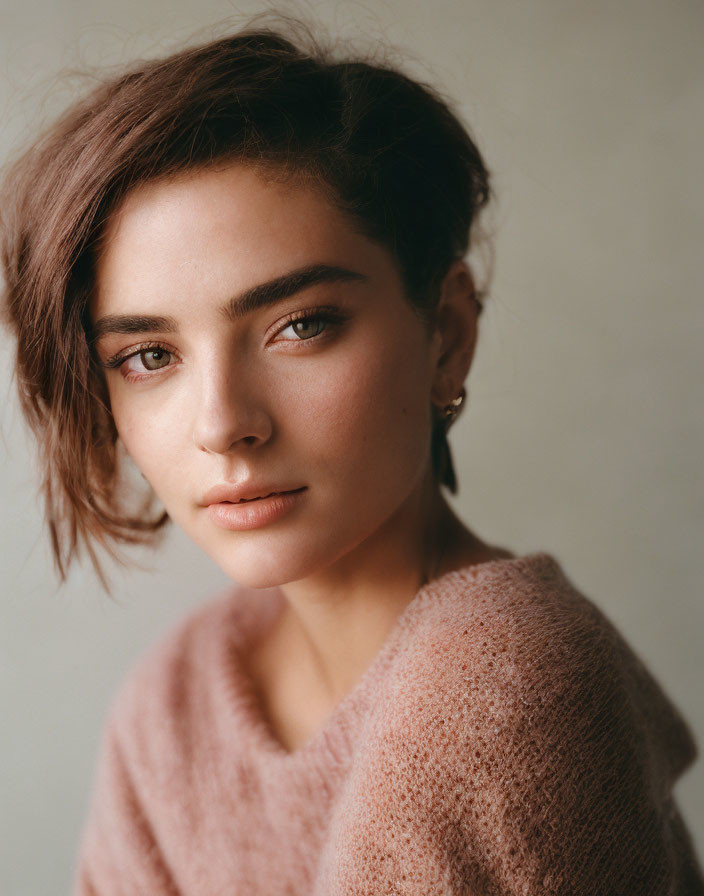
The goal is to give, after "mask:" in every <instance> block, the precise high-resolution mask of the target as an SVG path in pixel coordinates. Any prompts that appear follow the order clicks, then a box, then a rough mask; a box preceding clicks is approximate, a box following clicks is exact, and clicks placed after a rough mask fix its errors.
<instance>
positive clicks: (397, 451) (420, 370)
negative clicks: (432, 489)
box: [296, 340, 430, 481]
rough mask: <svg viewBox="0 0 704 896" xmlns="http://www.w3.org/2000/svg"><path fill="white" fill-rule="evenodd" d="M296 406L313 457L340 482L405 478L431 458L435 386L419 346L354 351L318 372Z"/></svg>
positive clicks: (370, 343)
mask: <svg viewBox="0 0 704 896" xmlns="http://www.w3.org/2000/svg"><path fill="white" fill-rule="evenodd" d="M296 406H297V408H298V419H299V421H300V426H301V430H302V431H304V432H306V433H307V434H308V438H309V441H310V442H311V450H312V451H313V452H314V453H315V454H316V455H317V456H318V457H319V458H320V460H321V461H322V462H323V463H324V464H327V465H329V467H330V470H331V472H332V473H334V475H335V476H336V477H337V478H338V479H339V478H340V477H341V476H344V475H350V476H353V477H355V478H356V479H357V481H361V480H360V477H362V476H363V477H364V478H365V479H367V480H369V479H379V478H383V479H386V478H389V477H390V478H391V479H394V478H395V477H397V476H401V477H404V478H408V477H409V476H410V475H412V473H413V471H414V470H415V469H416V468H417V467H418V465H419V464H421V463H422V462H423V460H424V459H425V458H426V455H427V451H428V446H429V440H430V385H429V378H428V373H427V361H426V360H425V358H424V355H423V352H422V351H421V350H420V347H419V346H409V345H407V344H406V345H402V344H398V345H394V344H392V345H391V346H390V345H389V344H388V341H387V342H384V343H383V344H381V343H380V344H376V343H375V342H373V341H371V340H370V341H368V342H366V343H364V344H363V345H357V346H355V348H354V349H353V350H351V351H350V352H349V353H348V354H346V355H345V356H344V357H341V358H340V359H339V361H338V363H335V364H329V365H326V366H325V367H324V369H322V370H320V371H318V373H317V375H316V377H315V379H314V380H311V381H310V383H309V384H308V385H307V388H305V389H302V390H300V391H299V392H298V393H297V398H296ZM426 443H427V444H426Z"/></svg>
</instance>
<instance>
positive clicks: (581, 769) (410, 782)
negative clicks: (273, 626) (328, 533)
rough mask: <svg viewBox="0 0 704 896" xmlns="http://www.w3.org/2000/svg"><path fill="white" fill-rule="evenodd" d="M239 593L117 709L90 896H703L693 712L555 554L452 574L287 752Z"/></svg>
mask: <svg viewBox="0 0 704 896" xmlns="http://www.w3.org/2000/svg"><path fill="white" fill-rule="evenodd" d="M283 601H284V597H283V595H282V594H281V592H280V591H279V590H278V589H266V590H260V591H254V590H248V589H244V588H237V589H235V590H233V591H232V592H231V593H229V594H227V595H226V596H224V597H220V598H217V599H215V600H212V601H210V602H209V603H207V604H206V605H205V606H203V607H202V608H199V609H198V610H197V611H195V612H194V613H191V614H190V615H189V616H188V617H187V618H186V619H185V620H184V621H182V622H181V623H180V624H179V625H178V626H177V627H176V628H174V629H173V630H172V631H171V632H169V633H168V635H167V636H166V637H165V638H163V639H162V640H161V641H160V642H159V643H158V644H157V645H156V646H155V647H153V648H152V649H150V650H149V651H147V652H146V653H145V654H144V656H143V657H142V658H141V659H140V660H139V661H138V663H137V664H136V665H135V667H134V669H133V670H132V672H131V673H130V675H128V676H127V678H126V679H125V681H124V683H123V684H122V686H121V687H120V689H119V690H118V693H117V695H116V698H115V700H114V702H113V705H112V708H111V710H110V712H109V715H108V718H107V720H106V724H105V728H104V732H103V742H102V746H101V752H100V758H99V763H98V766H97V771H96V776H95V779H94V790H93V796H92V802H91V806H90V811H89V814H88V817H87V819H86V823H85V827H84V830H83V835H82V841H81V845H80V852H79V855H78V861H77V866H76V872H75V893H77V894H80V896H87V894H99V896H118V894H120V896H164V894H183V896H226V894H227V896H239V894H242V896H259V894H261V896H278V894H300V896H342V894H345V896H353V894H354V896H364V894H376V896H388V894H413V896H421V894H422V896H429V894H433V896H440V894H466V896H494V894H496V896H499V894H500V896H518V894H521V896H548V894H565V896H566V894H570V896H577V894H580V896H581V894H583V896H666V894H667V896H696V894H704V880H703V879H702V874H701V870H700V866H699V865H698V862H697V859H696V856H695V852H694V849H693V846H692V842H691V839H690V836H689V834H688V831H687V829H686V827H685V825H684V824H683V821H682V817H681V815H680V813H679V811H678V809H677V806H676V804H675V803H674V802H673V798H672V786H673V782H674V781H675V780H676V779H677V778H678V777H679V776H680V775H681V774H682V772H683V771H684V770H685V769H687V768H688V767H689V766H690V765H691V764H692V763H693V761H694V759H695V758H696V756H697V747H696V745H695V742H694V740H693V737H692V734H691V732H690V730H689V728H688V727H687V724H686V722H685V721H684V720H683V718H682V716H681V715H680V714H679V712H678V710H677V709H676V707H675V706H673V704H672V703H671V702H670V700H669V699H668V697H667V696H666V695H665V694H664V693H663V691H662V690H661V688H660V687H659V685H658V684H657V682H656V681H654V680H653V678H652V677H651V675H650V674H649V672H648V671H647V670H646V669H645V667H644V666H643V664H642V663H641V661H640V660H639V659H638V658H637V656H636V655H635V654H634V653H633V651H632V650H631V649H630V648H629V647H628V646H627V644H626V643H625V642H624V640H623V639H622V637H621V636H620V635H619V633H618V632H617V631H616V630H615V628H614V627H613V625H612V624H611V623H610V622H609V621H608V619H607V618H606V617H605V616H604V615H603V614H602V613H601V612H600V611H599V610H598V608H597V607H596V606H595V605H594V604H593V603H591V601H590V600H589V599H588V598H586V597H584V596H583V595H582V594H580V593H579V592H578V591H577V590H576V589H575V588H574V586H573V585H572V584H571V583H570V582H569V581H568V579H566V578H565V575H564V573H563V571H562V569H561V567H560V566H559V564H558V563H557V562H556V561H555V560H554V559H553V558H552V557H551V556H550V555H548V554H545V553H536V554H531V555H527V556H524V557H518V558H511V559H507V560H497V561H492V562H489V563H482V564H479V565H475V566H469V567H466V568H464V569H461V570H456V571H453V572H449V573H447V574H445V575H443V576H442V577H440V578H438V579H435V580H434V581H432V582H430V583H429V584H428V585H426V586H424V587H423V588H422V589H421V590H420V591H419V592H418V593H417V594H416V596H415V597H414V599H413V600H412V602H411V603H410V604H409V605H408V606H407V607H406V608H405V609H404V611H403V612H402V613H401V615H400V616H399V618H398V619H397V621H396V623H395V625H394V627H393V629H392V630H391V632H390V634H389V635H388V637H387V638H386V640H385V642H384V644H383V646H382V648H381V650H380V651H379V653H378V654H377V655H376V657H375V659H374V661H373V662H372V664H371V666H370V667H369V668H368V669H367V671H366V672H365V674H364V675H363V676H362V678H361V679H360V680H359V681H358V682H357V684H356V685H355V686H354V687H353V689H352V691H351V692H350V693H349V694H348V695H347V696H346V697H345V698H344V699H343V700H342V701H341V702H340V703H339V704H338V705H337V707H336V709H335V710H334V711H333V713H332V714H331V715H330V716H329V718H328V719H327V721H326V723H325V725H324V726H323V728H322V730H320V731H319V732H318V733H317V734H316V735H315V736H314V737H313V738H312V739H311V740H309V741H308V743H307V744H306V745H305V746H303V747H302V748H300V749H297V750H294V751H292V752H288V751H287V750H286V749H284V747H283V746H282V745H281V744H280V743H279V742H278V741H277V740H276V739H275V737H274V736H273V734H272V732H271V730H270V729H269V728H268V726H267V724H266V722H265V720H264V717H263V715H262V714H261V713H260V711H259V710H258V707H257V702H256V700H255V699H254V697H253V694H254V690H253V688H252V687H251V685H250V682H249V680H248V679H247V678H246V676H245V675H244V672H243V666H242V664H241V658H242V657H243V656H244V655H245V653H246V651H247V646H248V644H249V643H251V639H252V638H253V637H254V636H255V635H256V634H257V632H259V631H261V630H262V627H263V626H266V625H268V624H270V622H271V621H272V619H273V617H274V615H275V614H276V613H277V612H278V611H279V610H280V609H281V607H282V605H283Z"/></svg>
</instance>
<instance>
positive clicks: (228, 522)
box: [203, 486, 307, 531]
mask: <svg viewBox="0 0 704 896" xmlns="http://www.w3.org/2000/svg"><path fill="white" fill-rule="evenodd" d="M306 490H307V487H306V486H301V487H300V488H296V489H282V490H280V491H276V490H274V489H272V488H271V487H270V486H266V487H264V488H255V487H252V486H247V487H246V488H245V487H241V488H233V487H232V486H216V487H215V488H214V489H211V490H210V491H209V492H208V493H207V494H206V495H205V497H204V499H203V503H204V504H205V508H206V512H207V513H208V516H209V517H210V519H211V520H212V521H213V522H214V523H215V525H216V526H218V527H219V528H221V529H229V530H231V531H244V530H248V529H259V528H261V527H262V526H267V525H269V524H270V523H273V522H275V521H276V520H278V519H281V517H283V516H285V515H286V514H287V513H288V512H289V511H291V510H292V509H293V508H294V507H295V506H296V504H298V502H299V501H300V499H301V496H302V495H303V493H304V492H305V491H306ZM269 492H274V494H269ZM259 495H262V496H266V497H258V496H259ZM250 496H251V497H250ZM241 499H244V500H242V502H241V503H239V504H238V503H236V502H237V501H240V500H241Z"/></svg>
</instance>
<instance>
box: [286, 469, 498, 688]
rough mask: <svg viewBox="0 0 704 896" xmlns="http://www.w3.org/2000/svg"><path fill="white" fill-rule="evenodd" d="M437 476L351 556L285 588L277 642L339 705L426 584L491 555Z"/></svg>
mask: <svg viewBox="0 0 704 896" xmlns="http://www.w3.org/2000/svg"><path fill="white" fill-rule="evenodd" d="M486 548H487V546H486V545H483V544H482V543H481V542H480V541H479V539H477V538H476V537H475V536H474V535H472V533H471V532H469V530H468V529H466V527H465V526H463V524H462V523H461V522H460V520H459V519H458V518H457V517H456V516H455V514H454V513H453V511H452V509H451V508H450V506H449V505H448V503H447V502H446V500H445V498H444V497H443V496H442V494H441V493H440V490H439V488H438V486H437V484H436V483H435V482H434V480H433V479H432V477H431V476H430V475H428V476H426V477H425V479H424V481H423V483H422V485H421V487H420V488H419V489H417V491H416V493H415V494H414V495H412V496H411V497H410V499H409V500H408V501H407V502H406V503H405V504H404V506H403V507H402V508H400V510H399V511H398V512H397V513H396V514H394V516H393V517H392V518H391V519H390V520H388V521H387V523H386V524H385V525H384V526H382V527H381V529H380V530H379V531H378V532H377V533H375V535H374V537H373V538H370V539H367V540H366V541H365V542H363V543H362V544H360V545H358V546H357V548H356V549H355V550H353V551H351V552H349V553H348V554H346V555H345V556H344V557H342V558H339V559H338V560H337V561H336V562H334V563H332V564H331V565H330V566H329V567H327V568H326V569H324V570H320V571H317V572H316V573H315V574H314V575H311V576H309V577H307V578H305V579H301V580H299V581H296V582H289V583H287V584H286V585H282V586H281V591H282V592H283V593H284V596H285V597H286V601H287V605H286V607H285V610H284V612H283V614H282V616H281V617H280V620H279V623H278V632H277V633H276V635H277V639H278V643H279V644H280V645H282V644H283V645H286V651H285V652H286V655H287V656H289V657H295V658H296V664H297V668H303V669H306V670H307V671H306V673H304V674H307V675H308V676H309V678H310V679H311V680H313V681H317V682H318V685H319V686H320V687H321V688H322V690H323V692H324V693H325V694H326V695H327V697H329V699H330V700H331V702H332V703H335V702H337V701H338V700H339V699H340V698H341V697H342V696H344V694H346V693H347V692H348V691H349V690H350V689H351V687H352V686H353V685H354V683H355V682H356V681H357V680H358V678H359V677H360V676H361V675H362V674H363V672H364V670H365V669H366V668H367V667H368V666H369V664H370V662H371V661H372V660H373V658H374V656H376V654H377V653H378V650H379V649H380V647H381V645H382V644H383V642H384V640H385V639H386V636H387V635H388V633H389V631H390V630H391V628H392V627H393V625H394V623H395V621H396V620H397V618H398V616H399V615H400V613H401V612H402V611H403V610H404V609H405V607H406V606H407V605H408V604H409V603H410V602H411V601H412V600H413V598H414V597H415V595H416V594H417V592H418V590H419V588H421V587H422V586H423V585H424V584H426V583H427V582H429V581H431V580H432V579H433V578H436V577H437V576H439V575H443V574H444V573H445V572H447V571H449V570H450V569H453V568H457V565H460V566H461V565H466V564H468V563H471V562H473V561H472V558H478V560H479V562H480V561H481V558H482V557H483V556H484V554H483V549H486Z"/></svg>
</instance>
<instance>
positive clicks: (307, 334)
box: [291, 317, 325, 339]
mask: <svg viewBox="0 0 704 896" xmlns="http://www.w3.org/2000/svg"><path fill="white" fill-rule="evenodd" d="M291 326H292V327H293V330H294V332H295V334H296V336H300V337H301V339H311V338H312V337H313V336H317V335H318V333H321V332H322V331H323V330H324V329H325V321H324V320H323V319H322V318H321V317H303V318H301V320H295V321H294V322H293V323H292V324H291Z"/></svg>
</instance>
